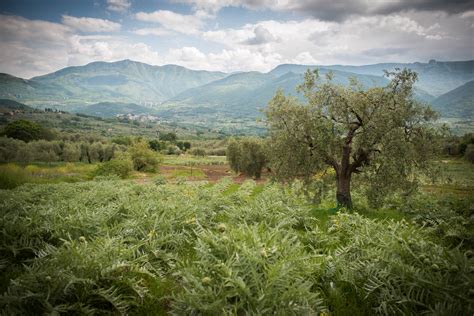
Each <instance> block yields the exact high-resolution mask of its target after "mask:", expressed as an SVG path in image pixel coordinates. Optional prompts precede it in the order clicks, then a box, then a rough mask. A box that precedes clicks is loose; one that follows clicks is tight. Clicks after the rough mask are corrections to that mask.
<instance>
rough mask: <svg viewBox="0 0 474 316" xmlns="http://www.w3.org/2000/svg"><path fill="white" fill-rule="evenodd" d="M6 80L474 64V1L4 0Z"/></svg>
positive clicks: (2, 64) (1, 29)
mask: <svg viewBox="0 0 474 316" xmlns="http://www.w3.org/2000/svg"><path fill="white" fill-rule="evenodd" d="M0 42H1V46H0V72H3V73H9V74H12V75H15V76H18V77H22V78H31V77H33V76H37V75H42V74H46V73H50V72H53V71H56V70H58V69H61V68H64V67H68V66H78V65H84V64H87V63H89V62H93V61H117V60H122V59H131V60H135V61H140V62H144V63H148V64H152V65H164V64H177V65H181V66H185V67H188V68H191V69H202V70H212V71H224V72H235V71H261V72H267V71H270V70H271V69H273V68H274V67H276V66H277V65H279V64H284V63H297V64H307V65H309V64H311V65H332V64H344V65H361V64H373V63H381V62H416V61H418V62H427V61H428V60H430V59H435V60H442V61H453V60H471V59H474V1H472V0H467V1H464V0H452V1H441V0H351V1H342V0H293V1H291V0H168V1H165V0H49V1H46V0H2V1H0Z"/></svg>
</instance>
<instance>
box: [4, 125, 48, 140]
mask: <svg viewBox="0 0 474 316" xmlns="http://www.w3.org/2000/svg"><path fill="white" fill-rule="evenodd" d="M3 134H4V135H5V136H7V137H10V138H15V139H19V140H22V141H25V142H29V141H32V140H38V139H46V140H51V139H54V134H53V132H52V131H50V130H49V129H46V128H44V127H43V126H41V125H39V124H37V123H34V122H31V121H27V120H17V121H14V122H11V123H8V124H7V126H5V128H4V131H3Z"/></svg>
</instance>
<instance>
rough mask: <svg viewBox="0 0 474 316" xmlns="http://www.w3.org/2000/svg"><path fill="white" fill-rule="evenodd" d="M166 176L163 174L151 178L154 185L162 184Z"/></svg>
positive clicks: (164, 182)
mask: <svg viewBox="0 0 474 316" xmlns="http://www.w3.org/2000/svg"><path fill="white" fill-rule="evenodd" d="M166 182H167V181H166V178H165V177H164V176H156V177H155V178H154V179H153V183H154V184H156V185H164V184H166Z"/></svg>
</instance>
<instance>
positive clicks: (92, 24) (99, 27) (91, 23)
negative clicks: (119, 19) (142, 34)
mask: <svg viewBox="0 0 474 316" xmlns="http://www.w3.org/2000/svg"><path fill="white" fill-rule="evenodd" d="M62 22H63V24H65V25H67V26H70V27H72V28H73V29H76V30H78V31H81V32H89V33H93V32H114V31H119V30H120V27H121V26H120V24H119V23H115V22H112V21H109V20H104V19H96V18H86V17H81V18H77V17H74V16H69V15H63V16H62Z"/></svg>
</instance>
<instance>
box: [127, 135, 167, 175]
mask: <svg viewBox="0 0 474 316" xmlns="http://www.w3.org/2000/svg"><path fill="white" fill-rule="evenodd" d="M127 152H128V154H129V155H130V158H131V160H132V162H133V169H135V170H137V171H148V172H156V170H157V168H158V165H159V163H160V162H161V157H160V156H158V154H157V153H156V152H155V151H153V150H151V149H150V147H149V146H148V143H147V142H145V141H143V140H141V141H137V142H135V143H134V144H133V145H132V146H130V147H129V149H128V151H127Z"/></svg>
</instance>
